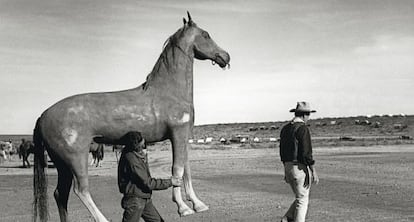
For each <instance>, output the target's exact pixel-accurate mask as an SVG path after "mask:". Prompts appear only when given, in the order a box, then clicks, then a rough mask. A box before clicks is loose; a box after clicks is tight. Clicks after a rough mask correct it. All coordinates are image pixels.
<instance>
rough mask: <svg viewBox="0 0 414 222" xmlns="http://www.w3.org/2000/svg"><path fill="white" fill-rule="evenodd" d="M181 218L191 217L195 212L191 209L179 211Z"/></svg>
mask: <svg viewBox="0 0 414 222" xmlns="http://www.w3.org/2000/svg"><path fill="white" fill-rule="evenodd" d="M178 213H179V214H180V216H181V217H185V216H189V215H191V214H194V210H191V209H190V208H187V209H184V210H182V211H178Z"/></svg>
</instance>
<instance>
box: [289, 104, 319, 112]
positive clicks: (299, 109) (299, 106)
mask: <svg viewBox="0 0 414 222" xmlns="http://www.w3.org/2000/svg"><path fill="white" fill-rule="evenodd" d="M289 112H297V113H314V112H316V110H311V108H310V105H309V103H307V102H298V103H297V104H296V109H291V110H290V111H289Z"/></svg>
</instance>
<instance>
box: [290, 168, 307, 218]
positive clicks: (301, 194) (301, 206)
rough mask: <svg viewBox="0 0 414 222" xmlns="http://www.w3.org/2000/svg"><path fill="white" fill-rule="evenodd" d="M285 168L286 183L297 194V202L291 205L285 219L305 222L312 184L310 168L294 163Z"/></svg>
mask: <svg viewBox="0 0 414 222" xmlns="http://www.w3.org/2000/svg"><path fill="white" fill-rule="evenodd" d="M284 166H285V176H286V182H287V183H289V185H290V187H291V188H292V190H293V193H294V194H295V200H294V201H293V203H292V204H291V205H290V208H289V210H288V211H287V212H286V214H285V217H287V218H288V220H289V221H294V222H304V221H305V218H306V213H307V211H308V204H309V191H310V185H311V183H312V182H311V178H310V175H309V170H308V167H307V166H306V165H304V164H300V163H293V162H286V163H285V164H284ZM305 181H306V182H307V184H308V185H307V186H305Z"/></svg>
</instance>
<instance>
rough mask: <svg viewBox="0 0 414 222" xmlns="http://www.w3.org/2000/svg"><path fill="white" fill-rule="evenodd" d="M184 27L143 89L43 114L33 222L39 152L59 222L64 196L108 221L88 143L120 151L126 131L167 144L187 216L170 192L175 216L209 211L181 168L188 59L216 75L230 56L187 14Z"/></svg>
mask: <svg viewBox="0 0 414 222" xmlns="http://www.w3.org/2000/svg"><path fill="white" fill-rule="evenodd" d="M187 16H188V21H187V20H186V19H183V21H184V25H183V27H181V28H180V29H178V31H177V32H175V34H173V35H172V36H170V37H169V38H168V39H167V41H166V42H165V43H164V46H163V51H162V53H161V55H160V57H159V58H158V60H157V62H156V64H155V65H154V68H153V69H152V71H151V73H150V74H149V75H148V76H147V79H146V82H145V83H143V84H141V85H140V86H138V87H136V88H133V89H128V90H123V91H116V92H102V93H86V94H79V95H74V96H71V97H68V98H65V99H63V100H61V101H59V102H57V103H56V104H54V105H52V106H51V107H49V108H48V109H47V110H45V111H44V112H43V113H42V115H41V116H40V117H39V118H38V120H37V122H36V126H35V129H34V132H33V142H34V144H35V147H34V154H35V158H34V180H33V181H34V204H33V208H34V211H33V212H34V220H35V221H36V219H37V217H38V216H39V218H40V221H42V222H44V221H47V219H48V217H47V211H48V207H47V206H48V204H47V201H48V200H47V177H46V172H45V167H47V164H45V163H46V162H45V156H44V152H45V150H46V151H47V153H48V154H49V156H50V159H51V160H52V161H53V162H54V165H55V166H56V169H57V171H58V184H57V187H56V189H55V192H54V197H55V199H56V202H57V205H58V209H59V216H60V220H61V221H68V211H67V203H68V196H69V192H70V188H71V186H72V183H73V185H74V191H75V194H76V195H77V196H78V197H79V199H80V200H81V201H82V203H83V204H84V205H85V206H86V207H87V208H88V210H89V212H90V213H91V214H92V216H93V218H94V219H95V221H99V222H107V221H108V220H107V219H106V218H105V216H104V215H103V214H102V212H101V211H100V210H99V209H98V207H97V206H96V204H95V202H94V201H93V199H92V197H91V195H90V192H89V183H88V173H87V172H88V153H89V145H90V143H91V142H92V141H95V142H97V143H105V144H120V142H119V139H120V138H121V137H122V136H123V135H125V134H126V133H127V132H129V131H139V132H141V134H142V135H143V137H144V138H145V140H146V141H147V142H149V143H153V142H158V141H163V140H170V141H171V145H172V156H173V163H172V169H171V171H172V176H174V177H182V178H183V182H184V190H185V193H186V196H187V199H188V200H190V201H191V202H192V206H193V207H192V208H190V207H189V206H188V205H187V204H186V203H185V202H184V201H183V199H182V195H181V188H180V187H174V188H173V193H172V196H173V198H172V199H173V201H174V202H175V203H176V204H177V208H178V213H179V215H180V216H187V215H191V214H193V213H195V212H202V211H205V210H208V206H207V205H206V204H204V203H203V202H202V201H201V200H200V199H199V198H198V197H197V195H196V194H195V191H194V189H193V185H192V182H191V181H192V180H191V171H190V164H189V160H188V146H189V144H188V139H189V135H191V133H192V129H193V126H194V103H193V63H194V59H199V60H206V59H208V60H211V61H212V62H213V63H214V64H218V65H219V66H220V67H221V68H225V67H226V66H228V65H229V61H230V56H229V54H228V53H227V52H226V51H224V50H223V49H221V48H220V47H219V46H217V44H216V43H215V42H214V41H213V40H212V39H211V37H210V35H209V34H208V33H207V32H206V31H205V30H203V29H201V28H199V27H198V26H197V25H196V24H195V23H194V22H193V20H192V19H191V16H190V14H189V13H188V12H187Z"/></svg>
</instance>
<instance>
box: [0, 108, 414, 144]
mask: <svg viewBox="0 0 414 222" xmlns="http://www.w3.org/2000/svg"><path fill="white" fill-rule="evenodd" d="M287 122H288V121H276V122H256V123H223V124H208V125H199V126H195V127H194V130H193V136H192V139H195V140H197V139H205V138H207V137H212V138H213V139H214V141H216V142H217V141H218V140H219V138H221V137H223V138H226V139H230V138H232V137H235V136H237V135H241V136H244V137H247V138H249V139H250V141H252V140H253V138H254V137H258V138H260V139H262V140H264V139H268V138H279V134H280V129H281V128H282V127H283V125H285V124H286V123H287ZM308 125H309V126H310V129H311V134H312V138H313V139H314V140H316V142H315V143H316V144H317V145H333V146H336V145H347V144H355V142H352V140H353V139H356V140H359V141H360V142H359V143H358V144H360V145H361V144H362V145H367V144H368V145H370V144H389V141H394V142H391V143H392V144H395V143H414V140H412V138H413V137H414V115H407V116H404V115H395V116H369V117H368V116H356V117H340V118H320V119H311V120H309V122H308ZM22 138H25V139H26V140H32V135H0V140H2V141H8V140H12V141H13V142H14V143H17V144H19V143H20V141H21V139H22ZM339 138H343V139H344V141H342V142H338V140H339ZM401 138H403V140H404V141H402V140H398V141H396V140H397V139H401ZM348 139H351V140H350V141H349V140H348ZM361 141H363V143H361Z"/></svg>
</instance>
